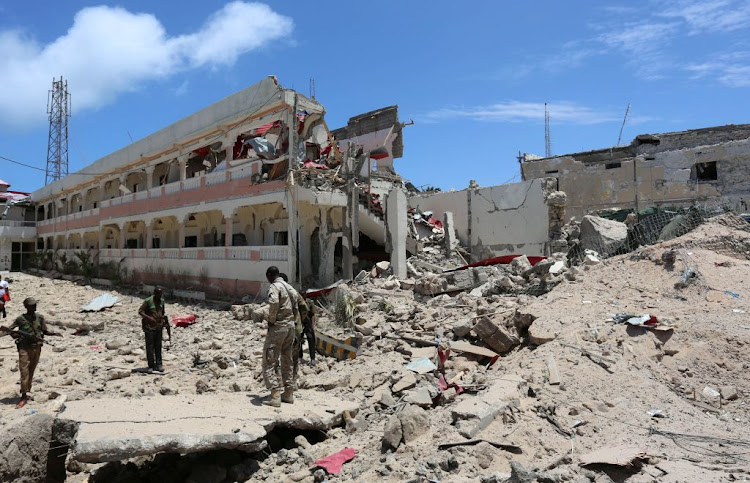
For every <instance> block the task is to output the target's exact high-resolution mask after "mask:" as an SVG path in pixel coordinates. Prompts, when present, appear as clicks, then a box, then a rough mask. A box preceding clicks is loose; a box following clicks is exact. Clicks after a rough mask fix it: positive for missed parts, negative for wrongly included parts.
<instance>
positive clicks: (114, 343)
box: [104, 339, 128, 350]
mask: <svg viewBox="0 0 750 483" xmlns="http://www.w3.org/2000/svg"><path fill="white" fill-rule="evenodd" d="M126 345H128V341H127V340H125V339H115V340H110V341H107V342H106V343H105V344H104V346H105V347H106V348H107V349H109V350H117V349H119V348H120V347H125V346H126Z"/></svg>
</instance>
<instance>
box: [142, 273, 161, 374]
mask: <svg viewBox="0 0 750 483" xmlns="http://www.w3.org/2000/svg"><path fill="white" fill-rule="evenodd" d="M138 315H140V316H141V328H142V329H143V335H144V337H145V338H146V360H147V361H148V370H147V372H148V373H149V374H150V373H152V372H154V371H156V372H164V366H163V365H162V362H161V339H162V327H164V325H165V324H167V323H168V322H166V320H165V317H166V314H165V313H164V292H163V290H162V289H161V288H160V287H156V288H155V289H154V294H153V295H152V296H151V297H148V298H147V299H146V300H144V301H143V303H142V304H141V308H140V309H138Z"/></svg>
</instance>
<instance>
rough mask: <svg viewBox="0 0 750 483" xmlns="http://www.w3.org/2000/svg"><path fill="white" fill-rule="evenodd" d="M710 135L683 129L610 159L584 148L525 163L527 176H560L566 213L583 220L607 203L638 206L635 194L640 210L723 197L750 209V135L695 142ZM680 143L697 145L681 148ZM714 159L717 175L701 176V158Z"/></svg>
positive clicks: (741, 208) (734, 205)
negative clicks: (698, 166)
mask: <svg viewBox="0 0 750 483" xmlns="http://www.w3.org/2000/svg"><path fill="white" fill-rule="evenodd" d="M711 139H712V138H710V137H707V134H705V133H702V134H701V135H700V136H695V137H690V136H687V134H685V133H679V135H675V136H671V135H670V136H665V138H664V140H663V141H662V142H661V143H660V145H658V146H657V145H650V144H642V145H639V146H636V147H633V148H632V149H631V152H630V153H629V154H628V155H626V157H623V156H622V154H623V153H622V151H619V152H618V153H617V155H618V156H619V157H614V158H613V159H611V160H607V159H606V153H602V154H601V155H599V156H598V158H597V159H596V160H594V161H591V159H592V155H591V154H589V153H582V154H580V155H576V154H574V155H569V156H560V157H556V158H551V159H544V160H539V161H531V162H526V163H523V164H522V166H521V169H522V171H523V176H524V178H525V179H533V178H539V177H543V176H555V177H557V178H558V180H559V189H560V190H561V191H564V192H565V193H566V194H567V196H568V200H567V205H566V210H567V216H575V217H577V218H579V219H580V218H581V217H582V216H583V215H585V214H587V213H592V212H596V211H599V210H604V209H608V208H634V207H635V204H636V194H637V200H638V208H639V209H643V208H646V207H649V206H660V205H664V206H680V205H688V204H691V203H693V202H695V201H699V202H700V201H705V202H708V203H714V202H716V203H718V202H719V200H721V202H722V203H726V204H727V205H728V206H730V207H731V208H732V209H734V210H736V211H740V212H747V211H748V204H750V140H749V139H743V140H734V141H727V142H721V143H719V144H712V145H695V144H697V143H699V142H711ZM719 139H723V138H722V137H719ZM680 143H688V144H689V145H690V146H692V147H689V148H684V149H680ZM582 159H585V161H582ZM710 162H716V171H717V179H716V180H698V179H696V176H695V168H694V166H695V165H696V163H710ZM617 163H619V166H617ZM607 165H610V169H607ZM555 171H556V172H555Z"/></svg>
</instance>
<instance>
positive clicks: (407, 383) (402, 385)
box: [392, 372, 417, 392]
mask: <svg viewBox="0 0 750 483" xmlns="http://www.w3.org/2000/svg"><path fill="white" fill-rule="evenodd" d="M416 385H417V376H415V375H414V374H413V373H412V372H407V373H405V374H404V376H403V377H402V378H401V379H399V380H398V381H397V382H396V383H395V384H394V385H393V387H392V390H393V392H401V391H404V390H406V389H411V388H412V387H414V386H416Z"/></svg>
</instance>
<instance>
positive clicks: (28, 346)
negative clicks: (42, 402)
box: [0, 297, 62, 408]
mask: <svg viewBox="0 0 750 483" xmlns="http://www.w3.org/2000/svg"><path fill="white" fill-rule="evenodd" d="M23 306H24V307H26V313H25V314H23V315H20V316H18V318H17V319H16V320H15V322H13V324H12V325H11V326H10V327H9V328H8V327H4V326H0V330H3V331H4V332H8V333H10V335H11V336H12V337H13V338H14V339H15V340H16V346H17V348H18V372H20V373H21V400H20V401H18V404H16V408H22V407H24V406H25V405H26V403H27V402H28V401H29V396H28V393H29V392H30V391H31V381H32V380H33V379H34V371H35V370H36V365H37V364H38V363H39V356H40V355H41V353H42V344H43V343H44V336H45V335H51V336H57V337H62V334H60V333H57V332H50V331H49V330H48V329H47V323H46V321H45V320H44V316H43V315H40V314H37V313H36V299H35V298H33V297H28V298H27V299H26V300H24V301H23ZM13 329H16V330H13Z"/></svg>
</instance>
